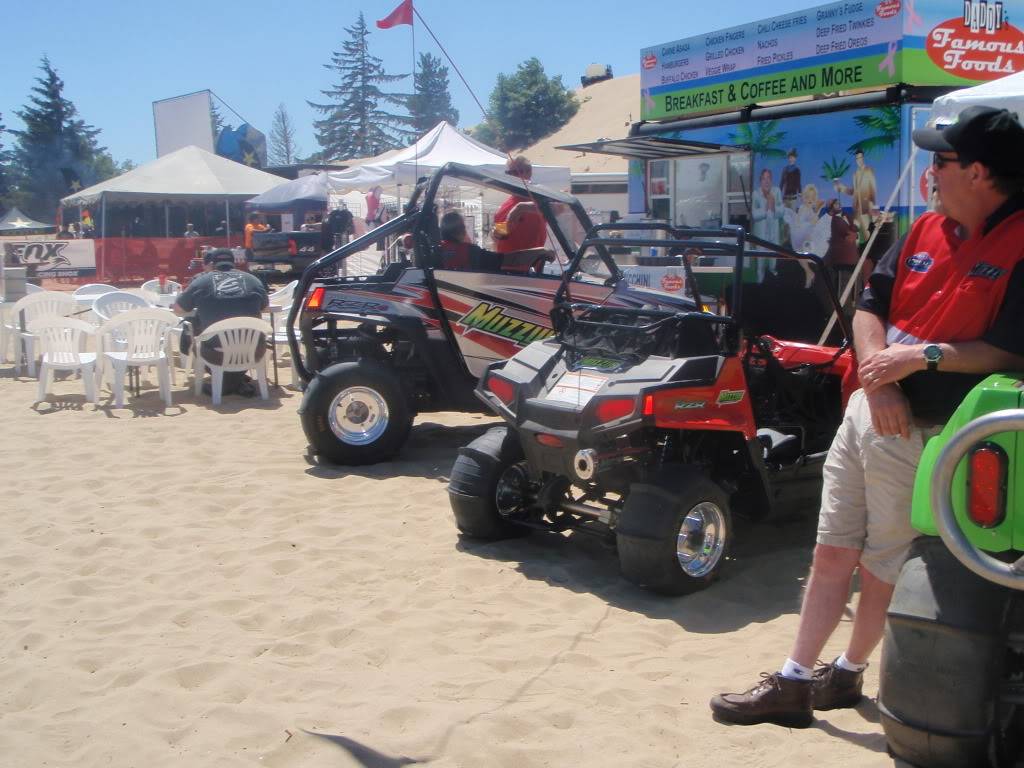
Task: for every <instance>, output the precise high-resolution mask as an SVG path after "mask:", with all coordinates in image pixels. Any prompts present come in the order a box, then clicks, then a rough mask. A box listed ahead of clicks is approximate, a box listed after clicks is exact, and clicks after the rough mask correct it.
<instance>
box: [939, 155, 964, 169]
mask: <svg viewBox="0 0 1024 768" xmlns="http://www.w3.org/2000/svg"><path fill="white" fill-rule="evenodd" d="M959 162H960V156H959V155H953V156H952V157H946V156H944V155H940V154H939V153H938V152H936V153H935V154H934V155H932V167H934V168H935V170H937V171H938V170H942V169H943V168H945V167H946V166H947V165H949V164H950V163H959Z"/></svg>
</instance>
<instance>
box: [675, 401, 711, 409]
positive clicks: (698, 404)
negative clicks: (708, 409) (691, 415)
mask: <svg viewBox="0 0 1024 768" xmlns="http://www.w3.org/2000/svg"><path fill="white" fill-rule="evenodd" d="M707 404H708V402H707V400H676V404H675V405H674V406H673V409H674V410H677V411H688V410H690V409H692V408H703V407H704V406H706V405H707Z"/></svg>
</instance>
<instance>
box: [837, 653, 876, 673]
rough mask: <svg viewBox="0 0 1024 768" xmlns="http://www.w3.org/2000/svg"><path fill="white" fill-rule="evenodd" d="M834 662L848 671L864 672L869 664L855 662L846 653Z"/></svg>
mask: <svg viewBox="0 0 1024 768" xmlns="http://www.w3.org/2000/svg"><path fill="white" fill-rule="evenodd" d="M834 664H835V665H836V666H837V667H839V668H840V669H845V670H846V671H847V672H863V671H864V670H865V669H867V668H868V665H867V664H854V663H853V662H852V661H850V660H849V659H848V658H846V654H845V653H844V654H843V655H842V656H840V657H839V658H838V659H836V660H835V662H834Z"/></svg>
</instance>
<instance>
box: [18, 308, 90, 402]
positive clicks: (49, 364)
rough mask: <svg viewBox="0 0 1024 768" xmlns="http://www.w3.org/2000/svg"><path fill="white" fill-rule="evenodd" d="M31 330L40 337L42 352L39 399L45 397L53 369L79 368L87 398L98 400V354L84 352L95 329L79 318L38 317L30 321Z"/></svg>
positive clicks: (37, 398)
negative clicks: (87, 340) (87, 341)
mask: <svg viewBox="0 0 1024 768" xmlns="http://www.w3.org/2000/svg"><path fill="white" fill-rule="evenodd" d="M28 329H29V331H30V332H31V333H32V334H33V336H35V338H36V339H38V340H39V347H40V350H41V351H42V360H41V362H40V366H39V393H38V396H37V397H36V402H39V401H41V400H45V399H46V390H47V389H48V387H49V385H50V383H51V382H52V381H53V372H54V371H78V373H79V374H80V375H81V377H82V380H83V381H84V382H85V397H86V399H87V400H88V401H89V402H90V403H95V402H96V353H95V352H86V351H85V345H86V339H87V338H88V337H89V336H92V334H93V331H94V330H95V329H94V328H93V327H92V326H91V325H89V323H87V322H85V320H79V319H78V318H76V317H43V318H39V319H38V320H33V321H32V322H31V323H29V326H28Z"/></svg>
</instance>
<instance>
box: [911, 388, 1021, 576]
mask: <svg viewBox="0 0 1024 768" xmlns="http://www.w3.org/2000/svg"><path fill="white" fill-rule="evenodd" d="M1021 430H1024V409H1019V408H1009V409H1007V410H1003V411H993V412H992V413H988V414H985V415H984V416H981V417H979V418H977V419H974V421H971V422H969V423H968V424H966V425H965V426H964V427H963V428H962V429H960V430H959V431H958V432H957V433H956V434H954V435H953V437H952V438H951V439H950V441H949V442H948V443H947V444H946V446H945V447H944V448H943V449H942V451H941V452H940V453H939V458H938V460H937V461H936V462H935V469H934V471H933V473H932V484H931V486H932V487H931V505H932V510H933V512H934V514H935V524H936V527H937V528H938V529H939V535H940V536H941V537H942V540H943V542H945V544H946V546H947V547H948V548H949V551H950V552H952V553H953V555H954V556H955V557H956V559H957V560H959V561H960V562H961V563H963V564H964V566H965V567H966V568H968V569H969V570H971V571H973V572H974V573H976V574H977V575H978V576H980V577H981V578H983V579H987V580H988V581H991V582H994V583H996V584H998V585H1000V586H1003V587H1007V588H1009V589H1017V590H1024V557H1021V558H1020V559H1019V560H1017V561H1016V562H1013V563H1004V562H1002V561H1000V560H996V559H995V558H994V557H992V556H991V555H989V554H987V553H986V552H984V551H982V550H980V549H978V548H977V547H975V546H974V545H973V544H972V543H971V542H970V541H969V540H968V539H967V536H966V535H965V534H964V532H963V530H962V529H961V528H960V524H959V523H958V522H957V519H956V515H955V514H954V513H953V497H952V485H953V473H954V472H955V471H956V467H957V465H958V464H959V463H960V460H961V459H962V458H963V457H964V455H965V454H966V453H967V452H968V451H969V450H970V449H971V448H972V447H974V445H975V444H977V443H978V442H980V441H981V440H984V439H985V438H986V437H990V436H991V435H995V434H998V433H999V432H1013V431H1021Z"/></svg>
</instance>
